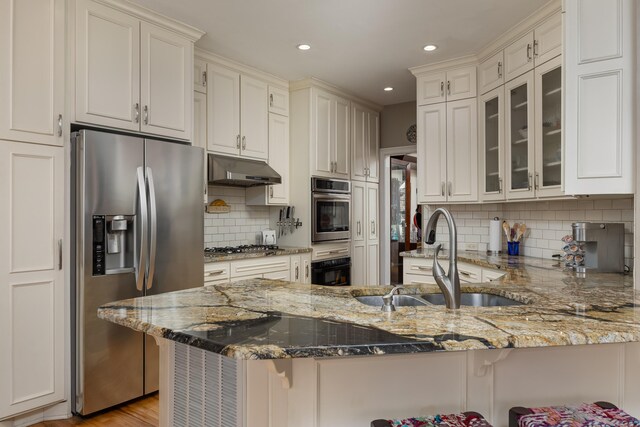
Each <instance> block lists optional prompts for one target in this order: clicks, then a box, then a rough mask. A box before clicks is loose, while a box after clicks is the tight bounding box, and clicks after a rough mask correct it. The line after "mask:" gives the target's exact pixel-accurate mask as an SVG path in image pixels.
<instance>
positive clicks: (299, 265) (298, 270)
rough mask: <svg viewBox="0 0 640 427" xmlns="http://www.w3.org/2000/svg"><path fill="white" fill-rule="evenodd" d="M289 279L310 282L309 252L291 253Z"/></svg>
mask: <svg viewBox="0 0 640 427" xmlns="http://www.w3.org/2000/svg"><path fill="white" fill-rule="evenodd" d="M291 281H292V282H296V283H305V284H309V283H311V254H308V253H303V254H298V255H291Z"/></svg>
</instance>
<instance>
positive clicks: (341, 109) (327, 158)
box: [310, 89, 351, 179]
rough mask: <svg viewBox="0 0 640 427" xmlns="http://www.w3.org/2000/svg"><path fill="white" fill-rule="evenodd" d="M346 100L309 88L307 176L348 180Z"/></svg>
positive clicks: (348, 139) (347, 114)
mask: <svg viewBox="0 0 640 427" xmlns="http://www.w3.org/2000/svg"><path fill="white" fill-rule="evenodd" d="M349 104H350V103H349V100H347V99H345V98H341V97H339V96H337V95H333V94H331V93H329V92H325V91H323V90H320V89H313V96H312V100H311V111H312V113H311V119H312V120H311V153H310V156H311V175H312V176H324V177H328V178H343V179H349V177H350V173H349V172H350V171H349V169H350V160H349V157H350V154H349V153H350V151H351V146H350V144H349V141H350V134H349V123H350V119H349V116H350V114H349V113H350V111H349Z"/></svg>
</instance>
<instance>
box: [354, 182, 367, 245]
mask: <svg viewBox="0 0 640 427" xmlns="http://www.w3.org/2000/svg"><path fill="white" fill-rule="evenodd" d="M366 197H367V186H366V184H363V183H361V182H356V181H354V182H352V183H351V230H352V231H351V240H352V241H353V242H364V241H365V240H366V236H367V234H366V227H367V225H366V221H367V209H368V206H367V203H366V200H367V199H366Z"/></svg>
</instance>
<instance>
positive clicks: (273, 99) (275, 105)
mask: <svg viewBox="0 0 640 427" xmlns="http://www.w3.org/2000/svg"><path fill="white" fill-rule="evenodd" d="M269 112H270V113H274V114H280V115H281V116H287V117H289V91H288V90H286V89H281V88H279V87H276V86H271V85H269Z"/></svg>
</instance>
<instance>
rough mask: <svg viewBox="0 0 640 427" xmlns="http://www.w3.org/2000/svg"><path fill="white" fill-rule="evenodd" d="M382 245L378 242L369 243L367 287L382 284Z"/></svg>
mask: <svg viewBox="0 0 640 427" xmlns="http://www.w3.org/2000/svg"><path fill="white" fill-rule="evenodd" d="M379 254H380V244H379V243H378V241H375V242H369V243H367V281H366V283H365V284H366V285H367V286H378V285H379V284H380V275H379V273H378V272H379V271H380V255H379Z"/></svg>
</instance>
